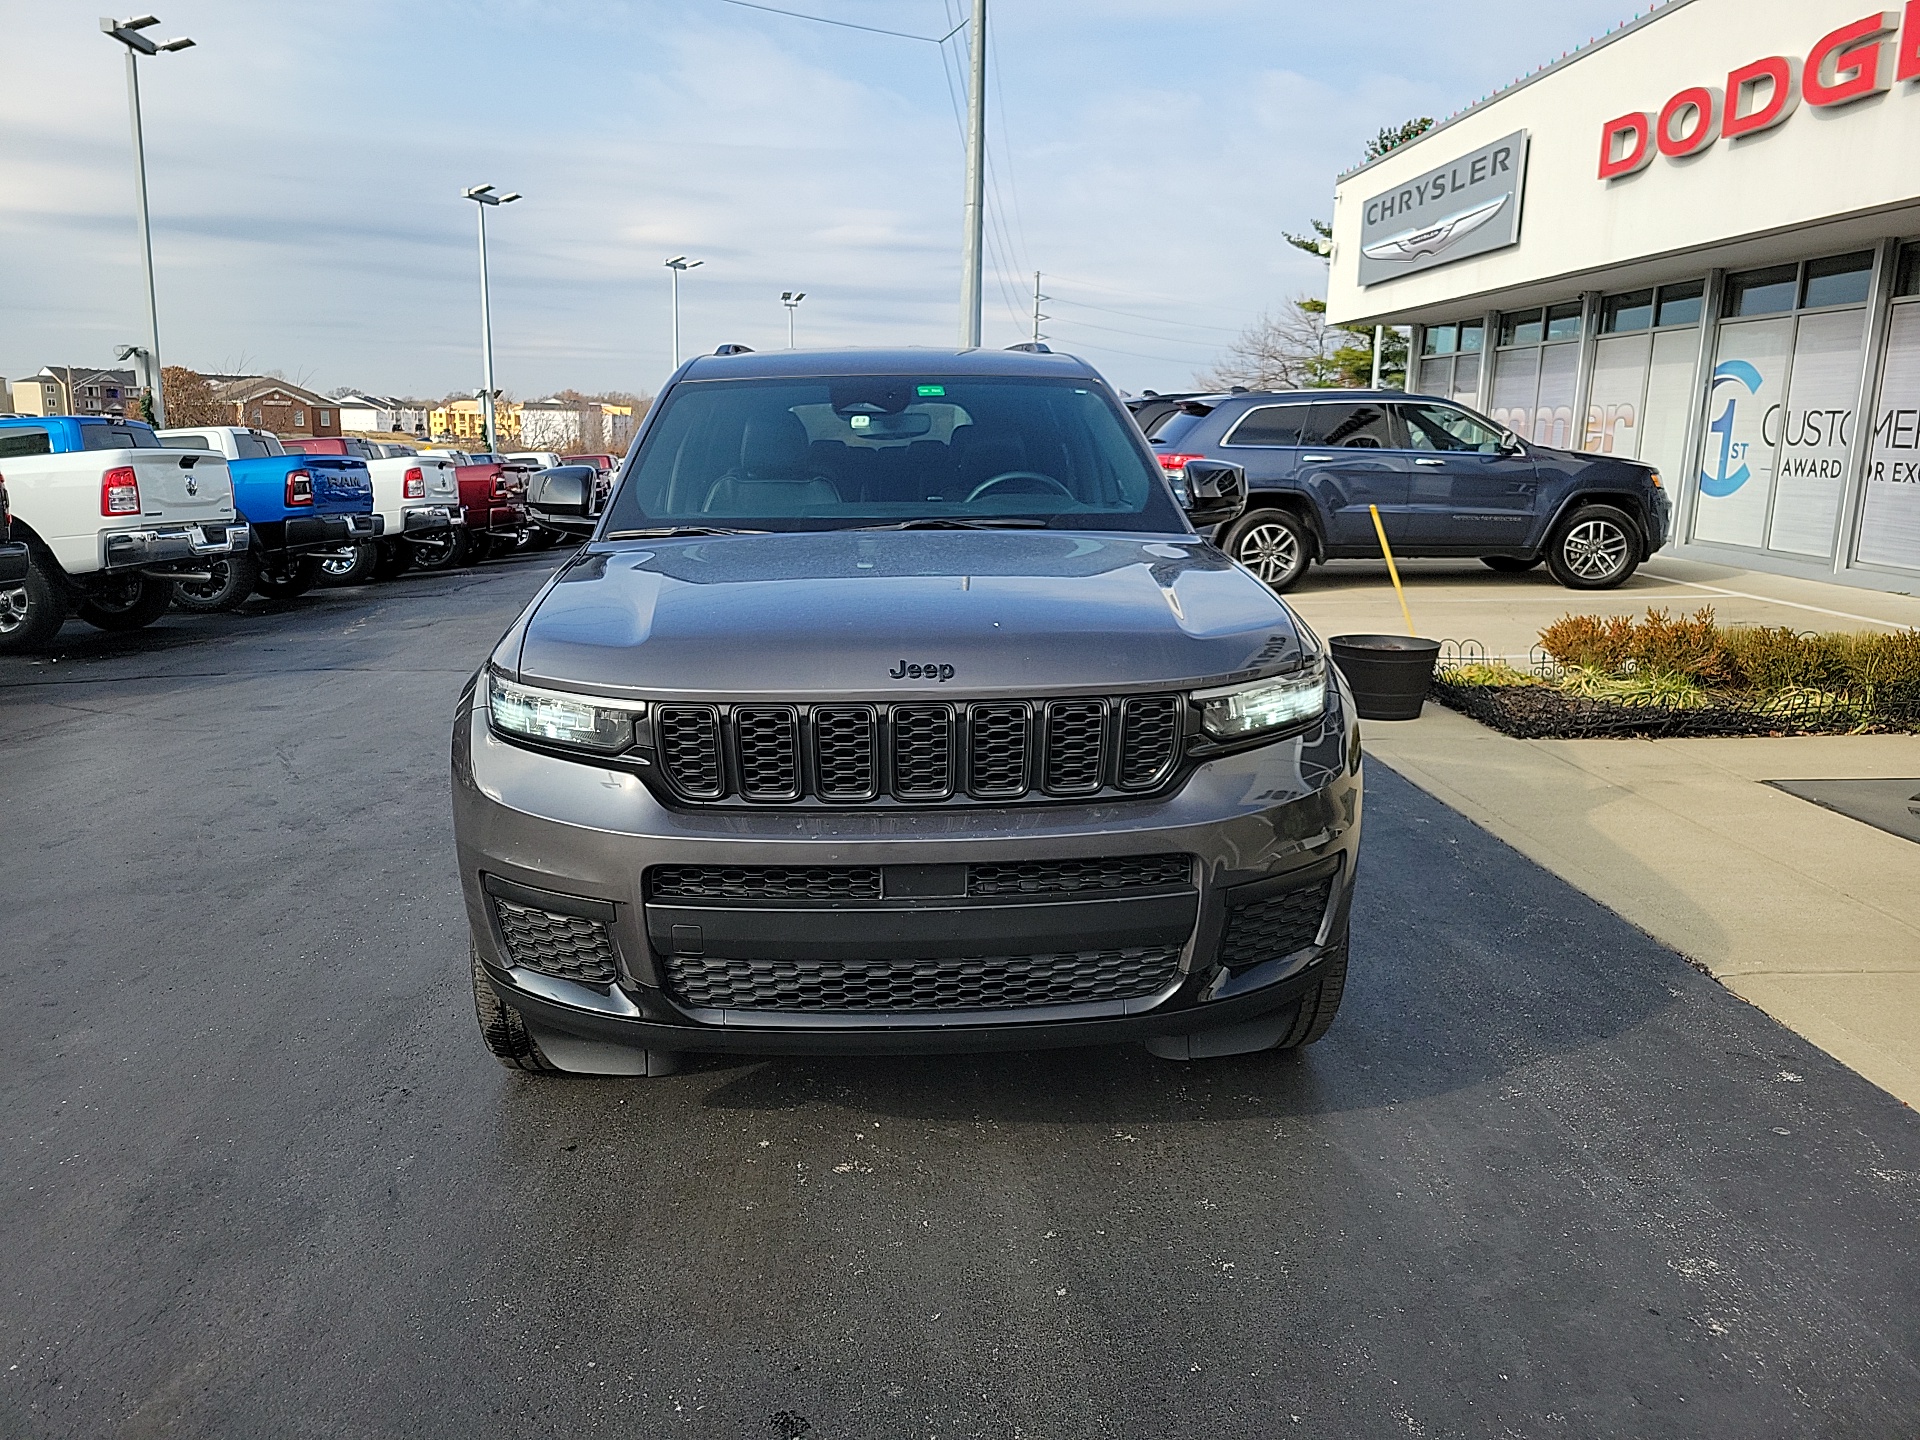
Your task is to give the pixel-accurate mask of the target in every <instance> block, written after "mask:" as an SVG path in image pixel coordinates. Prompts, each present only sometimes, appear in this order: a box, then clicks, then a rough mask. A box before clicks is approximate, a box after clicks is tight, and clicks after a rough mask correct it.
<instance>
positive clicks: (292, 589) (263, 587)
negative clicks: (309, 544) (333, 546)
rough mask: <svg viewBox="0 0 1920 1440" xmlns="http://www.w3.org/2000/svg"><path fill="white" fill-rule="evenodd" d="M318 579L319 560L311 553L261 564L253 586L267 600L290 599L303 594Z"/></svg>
mask: <svg viewBox="0 0 1920 1440" xmlns="http://www.w3.org/2000/svg"><path fill="white" fill-rule="evenodd" d="M319 581H320V562H319V560H318V559H316V558H315V557H314V556H312V555H302V556H300V557H298V558H297V559H293V560H281V561H279V562H277V563H275V564H272V565H262V566H261V567H260V574H259V576H258V578H256V579H255V580H254V582H253V588H254V589H255V590H257V591H259V592H260V593H261V594H262V595H264V596H266V597H267V599H269V600H292V599H295V598H296V597H298V596H301V595H304V594H306V593H307V591H309V590H311V589H312V588H313V587H314V586H315V585H317V584H318V583H319Z"/></svg>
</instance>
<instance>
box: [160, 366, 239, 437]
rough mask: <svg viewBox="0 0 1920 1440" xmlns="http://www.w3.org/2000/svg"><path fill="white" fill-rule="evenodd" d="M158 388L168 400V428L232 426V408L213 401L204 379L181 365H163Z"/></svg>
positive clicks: (210, 387) (194, 371)
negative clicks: (179, 426)
mask: <svg viewBox="0 0 1920 1440" xmlns="http://www.w3.org/2000/svg"><path fill="white" fill-rule="evenodd" d="M160 388H161V391H162V392H163V393H164V394H165V395H166V398H167V423H168V424H169V425H181V426H187V425H231V424H232V423H233V407H232V406H231V405H223V404H221V403H220V402H219V401H218V400H216V399H214V398H213V386H212V384H211V383H209V382H208V380H207V377H206V376H204V375H202V374H201V373H200V372H199V371H197V370H189V369H187V367H186V366H184V365H162V366H161V367H160Z"/></svg>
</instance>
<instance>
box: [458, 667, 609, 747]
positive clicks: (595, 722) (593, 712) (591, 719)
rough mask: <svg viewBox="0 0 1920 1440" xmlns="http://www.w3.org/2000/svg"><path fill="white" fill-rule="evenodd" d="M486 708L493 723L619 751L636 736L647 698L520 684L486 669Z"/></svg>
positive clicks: (541, 737) (529, 735)
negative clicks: (546, 688) (636, 698)
mask: <svg viewBox="0 0 1920 1440" xmlns="http://www.w3.org/2000/svg"><path fill="white" fill-rule="evenodd" d="M487 714H488V715H489V716H491V717H492V720H493V724H494V728H495V729H497V730H501V731H504V732H505V733H506V734H508V735H520V736H524V737H525V738H526V739H528V740H537V741H541V742H543V743H545V744H548V745H564V746H567V747H568V748H570V749H576V750H590V751H592V752H594V753H595V754H597V755H617V754H619V753H620V752H621V751H623V750H627V749H630V748H631V747H632V745H633V742H634V725H635V723H636V722H637V721H640V720H644V719H645V718H646V715H647V704H646V701H644V700H614V699H603V698H601V697H599V696H595V695H575V694H573V693H571V692H570V691H566V690H543V689H540V688H539V687H537V686H533V685H521V684H519V683H518V682H516V681H513V680H509V679H507V678H506V677H505V676H503V675H497V674H495V673H494V672H493V671H491V670H489V671H488V672H487Z"/></svg>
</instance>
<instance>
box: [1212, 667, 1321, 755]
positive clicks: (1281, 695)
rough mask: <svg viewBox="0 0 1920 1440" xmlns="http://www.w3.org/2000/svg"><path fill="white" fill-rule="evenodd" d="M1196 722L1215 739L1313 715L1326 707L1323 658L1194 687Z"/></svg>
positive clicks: (1242, 735) (1257, 731)
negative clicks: (1261, 676)
mask: <svg viewBox="0 0 1920 1440" xmlns="http://www.w3.org/2000/svg"><path fill="white" fill-rule="evenodd" d="M1193 703H1194V704H1196V705H1198V706H1199V707H1200V725H1201V728H1203V729H1204V730H1205V731H1206V732H1207V734H1208V735H1210V736H1212V737H1213V738H1214V739H1215V740H1244V739H1246V738H1247V737H1248V736H1251V735H1262V734H1265V733H1266V732H1267V731H1269V730H1284V729H1286V728H1288V727H1289V726H1293V725H1299V724H1301V723H1303V722H1304V721H1307V720H1311V719H1313V717H1314V716H1316V715H1318V714H1319V713H1320V712H1321V711H1322V710H1324V709H1326V708H1327V662H1326V660H1325V659H1324V658H1322V657H1319V656H1316V657H1314V658H1313V659H1312V660H1310V661H1308V662H1307V664H1306V665H1304V666H1302V667H1301V668H1300V669H1298V670H1294V671H1291V672H1289V673H1288V674H1285V675H1272V676H1269V677H1268V678H1266V679H1265V680H1253V681H1249V682H1248V683H1246V684H1244V685H1225V686H1222V687H1221V688H1220V689H1218V690H1196V691H1195V692H1194V694H1193Z"/></svg>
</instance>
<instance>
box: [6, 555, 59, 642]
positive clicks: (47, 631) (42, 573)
mask: <svg viewBox="0 0 1920 1440" xmlns="http://www.w3.org/2000/svg"><path fill="white" fill-rule="evenodd" d="M66 623H67V592H66V590H65V588H64V587H62V586H61V584H60V582H59V581H58V580H56V579H54V578H53V577H52V576H50V575H49V574H48V573H47V571H46V569H45V567H44V566H43V564H42V562H41V559H40V556H39V554H38V553H32V554H31V559H30V563H29V564H28V566H27V578H26V579H24V580H22V581H21V582H20V583H19V584H18V585H16V586H14V587H13V588H12V589H11V590H6V589H0V655H18V654H20V653H21V652H22V651H26V650H37V649H39V648H40V647H41V646H42V645H44V644H46V643H47V642H48V641H49V640H51V639H53V637H54V636H55V635H57V634H59V633H60V627H61V626H62V625H64V624H66Z"/></svg>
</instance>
